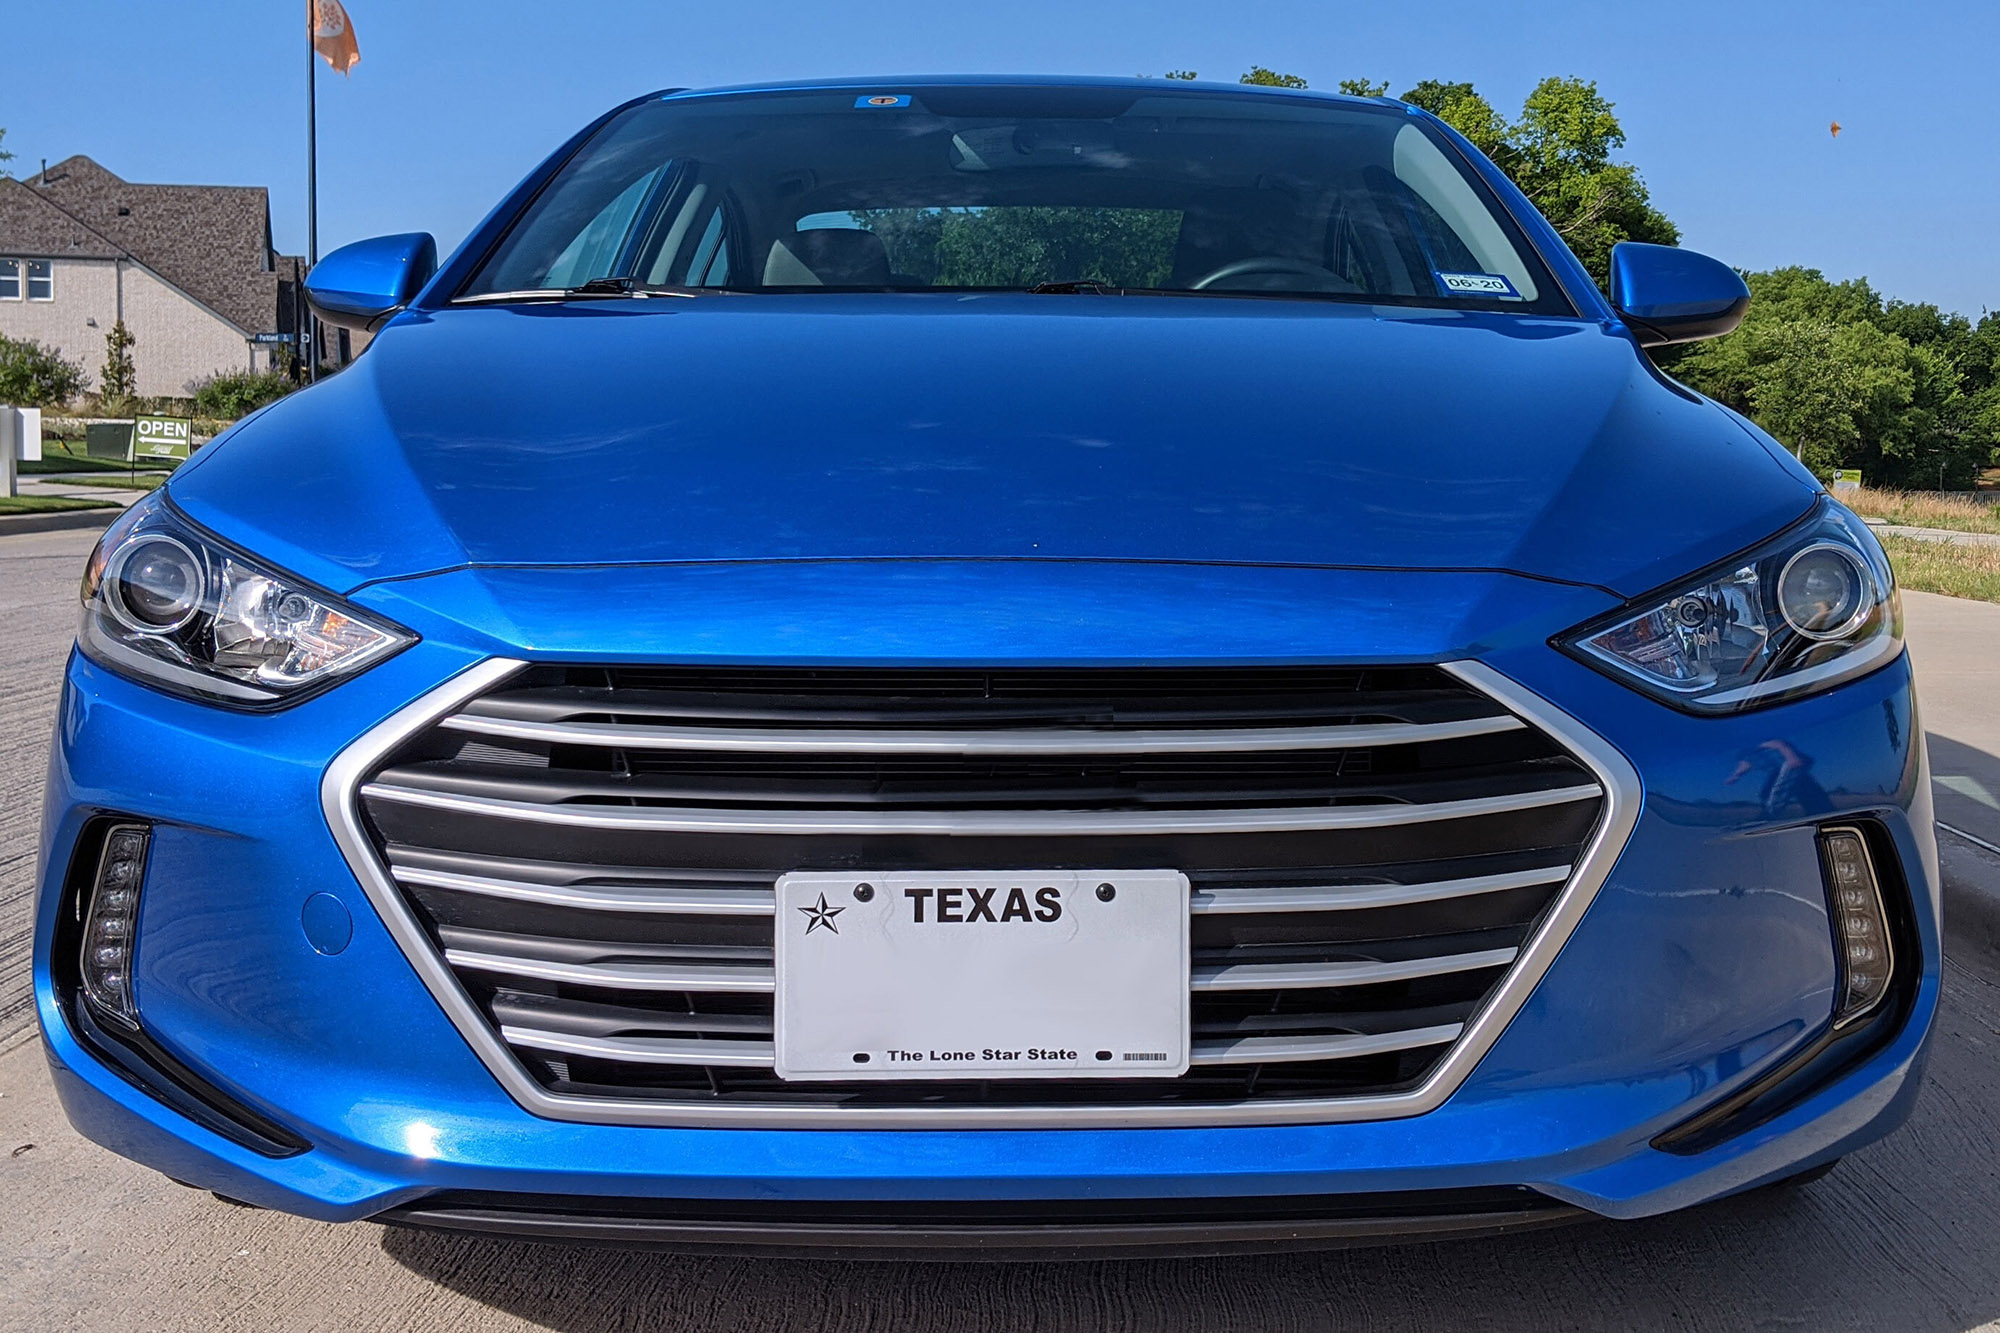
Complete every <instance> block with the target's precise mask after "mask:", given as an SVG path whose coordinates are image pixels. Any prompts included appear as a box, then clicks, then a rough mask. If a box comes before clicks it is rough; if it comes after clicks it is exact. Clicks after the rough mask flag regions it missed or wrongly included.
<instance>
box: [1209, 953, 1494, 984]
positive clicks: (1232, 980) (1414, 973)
mask: <svg viewBox="0 0 2000 1333" xmlns="http://www.w3.org/2000/svg"><path fill="white" fill-rule="evenodd" d="M1520 952H1521V951H1520V950H1519V949H1482V950H1480V951H1479V952H1477V953H1454V954H1445V955H1444V956H1442V957H1438V958H1403V959H1397V960H1395V961H1393V962H1386V963H1385V962H1374V961H1371V960H1339V961H1335V962H1328V963H1231V964H1228V965H1226V966H1222V967H1197V968H1195V969H1194V975H1193V976H1192V977H1191V978H1189V981H1188V988H1189V989H1190V990H1197V991H1225V990H1302V989H1306V988H1308V987H1319V986H1373V985H1376V984H1378V983H1381V982H1385V981H1414V980H1416V979H1417V978H1418V977H1443V976H1449V975H1451V974H1452V973H1454V972H1476V971H1478V970H1479V969H1480V968H1483V967H1505V966H1506V965H1507V964H1509V963H1511V962H1513V961H1514V959H1515V957H1516V956H1517V955H1518V954H1519V953H1520Z"/></svg>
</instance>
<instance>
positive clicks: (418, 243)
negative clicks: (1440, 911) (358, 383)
mask: <svg viewBox="0 0 2000 1333" xmlns="http://www.w3.org/2000/svg"><path fill="white" fill-rule="evenodd" d="M436 271H437V242H436V241H434V240H432V239H431V238H430V235H429V233H427V232H421V231H413V232H405V233H403V234H402V235H400V236H377V237H375V238H374V239H372V240H367V241H356V242H355V243H354V244H352V245H343V246H341V247H340V248H339V249H338V250H335V251H334V252H333V253H332V254H330V255H328V256H327V257H326V258H324V259H322V260H320V261H319V263H317V264H315V265H313V269H312V272H311V273H309V274H307V275H306V304H308V305H310V306H311V307H312V310H313V313H314V314H315V315H318V316H319V317H320V318H321V319H323V320H325V321H326V322H327V323H329V324H333V325H336V326H338V327H340V328H343V329H357V330H359V331H361V332H364V333H372V332H373V331H374V330H375V329H376V328H377V327H379V326H380V325H381V324H382V322H383V321H384V320H386V319H388V318H389V316H391V315H393V314H395V313H396V312H397V311H398V310H401V309H402V308H403V307H404V306H406V305H408V304H409V303H410V302H411V301H413V300H415V299H416V296H417V293H418V292H420V291H422V290H423V289H424V284H425V283H427V282H429V281H430V280H431V274H433V273H435V272H436Z"/></svg>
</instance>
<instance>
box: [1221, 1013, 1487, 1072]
mask: <svg viewBox="0 0 2000 1333" xmlns="http://www.w3.org/2000/svg"><path fill="white" fill-rule="evenodd" d="M1463 1031H1465V1024H1463V1023H1441V1024H1439V1025H1437V1026H1436V1027H1428V1028H1412V1029H1411V1030H1410V1031H1408V1032H1376V1033H1368V1034H1365V1035H1356V1034H1353V1033H1345V1032H1338V1033H1333V1034H1330V1035H1323V1036H1318V1035H1316V1036H1297V1037H1237V1038H1233V1039H1231V1040H1228V1041H1197V1042H1195V1043H1194V1049H1193V1052H1192V1054H1191V1056H1190V1061H1191V1063H1194V1064H1198V1065H1266V1064H1284V1063H1287V1062H1291V1061H1298V1060H1351V1059H1353V1058H1355V1057H1356V1056H1361V1055H1386V1054H1389V1053H1391V1052H1394V1051H1414V1050H1420V1049H1421V1048H1423V1047H1425V1046H1443V1045H1446V1044H1448V1043H1450V1042H1454V1041H1457V1040H1458V1034H1459V1033H1461V1032H1463Z"/></svg>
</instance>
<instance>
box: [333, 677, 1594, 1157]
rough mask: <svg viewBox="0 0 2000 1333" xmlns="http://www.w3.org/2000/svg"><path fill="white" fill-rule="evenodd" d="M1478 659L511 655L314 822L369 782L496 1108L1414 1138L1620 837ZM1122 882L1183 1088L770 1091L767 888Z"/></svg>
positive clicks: (370, 767) (396, 746)
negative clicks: (1159, 1114)
mask: <svg viewBox="0 0 2000 1333" xmlns="http://www.w3.org/2000/svg"><path fill="white" fill-rule="evenodd" d="M1472 670H1473V669H1471V668H1458V669H1449V670H1448V669H1443V668H1433V667H1395V668H1371V669H1365V670H1361V669H1347V668H1342V669H1334V668H1243V669H1183V668H1149V669H1067V670H1026V669H1016V670H994V671H967V670H922V671H906V670H846V669H842V670H803V669H772V670H751V669H735V668H725V669H709V668H615V667H614V668H600V667H591V668H576V667H530V668H526V669H521V670H519V671H515V670H513V664H505V665H504V666H501V667H495V668H493V669H491V670H490V671H488V672H487V673H486V675H488V676H490V677H491V678H492V679H491V680H487V679H485V678H483V677H482V679H480V680H479V681H477V682H468V683H466V684H465V685H464V686H462V687H460V689H458V690H454V691H451V693H452V694H461V695H462V696H463V697H457V698H450V699H446V700H444V701H442V707H439V706H436V705H434V706H433V707H431V708H430V709H428V710H423V712H422V715H419V716H416V717H415V718H414V721H415V722H416V723H417V724H418V725H415V726H409V725H407V723H405V725H403V726H402V727H399V728H396V729H393V731H394V734H393V735H388V734H385V735H383V736H382V737H380V738H378V739H379V740H380V741H381V742H382V743H381V744H380V745H379V747H369V746H365V745H364V746H362V747H357V751H358V753H356V754H355V755H354V756H353V757H352V758H351V759H346V757H344V759H345V760H346V761H345V762H344V764H343V765H338V766H337V768H339V769H340V770H341V771H340V773H339V775H338V776H339V777H340V779H341V780H343V781H345V782H347V783H348V784H350V786H349V790H347V791H336V784H335V780H334V779H335V775H330V776H329V808H330V811H331V809H332V804H331V803H332V802H333V801H334V800H335V799H339V800H341V801H342V802H343V803H345V802H347V801H350V800H352V799H354V797H355V796H356V795H357V793H356V792H355V791H354V790H353V789H356V788H358V812H359V814H360V815H361V819H360V820H359V822H358V824H355V825H354V827H353V828H352V830H351V831H352V832H353V833H354V834H355V841H356V842H359V841H360V838H361V837H362V836H364V835H365V837H366V840H367V842H368V843H369V844H370V845H369V846H368V847H366V849H365V854H366V855H367V856H368V858H369V862H370V864H369V865H368V867H367V869H368V870H369V871H371V872H372V873H371V874H370V875H366V876H364V879H365V880H367V881H368V882H370V886H371V891H379V892H378V902H379V903H381V904H383V905H386V906H387V907H388V908H389V909H390V911H389V912H388V913H385V915H391V916H392V917H393V918H394V919H392V922H391V924H392V926H396V925H398V924H400V925H401V926H402V927H404V928H405V929H403V930H400V931H399V933H400V934H403V935H404V943H405V946H406V948H409V949H410V950H411V952H412V955H413V961H416V962H418V963H419V964H420V970H423V971H425V974H426V976H427V977H429V978H430V979H432V980H433V984H434V989H437V990H439V992H440V999H441V1000H445V1001H446V1002H447V1007H448V1008H452V1009H453V1011H454V1013H455V1016H458V1017H460V1018H461V1020H462V1021H461V1027H463V1028H466V1029H467V1030H468V1035H471V1036H474V1037H475V1038H477V1039H478V1040H476V1042H475V1044H478V1045H480V1046H481V1049H482V1052H483V1053H485V1054H487V1055H488V1057H489V1062H498V1061H504V1062H505V1066H504V1067H496V1073H499V1074H501V1075H502V1076H503V1082H506V1083H508V1085H509V1086H510V1087H511V1088H513V1089H514V1090H515V1092H516V1095H517V1096H523V1097H524V1098H526V1099H528V1100H531V1101H546V1102H547V1103H548V1105H550V1106H561V1107H563V1108H564V1110H563V1114H566V1115H568V1116H570V1117H571V1118H578V1119H591V1118H607V1119H614V1120H624V1121H630V1120H640V1121H645V1120H659V1121H662V1122H673V1121H680V1122H684V1123H727V1122H730V1115H729V1114H721V1115H720V1116H719V1117H718V1115H717V1114H715V1113H716V1112H718V1111H726V1112H737V1111H740V1112H743V1113H745V1117H746V1118H749V1119H753V1120H754V1119H755V1118H757V1117H758V1115H759V1114H761V1113H763V1112H771V1113H776V1114H778V1115H779V1118H780V1119H782V1118H783V1117H784V1116H787V1115H789V1116H790V1117H791V1120H790V1122H791V1123H797V1121H798V1117H799V1116H801V1115H803V1116H806V1117H808V1119H810V1118H811V1117H814V1116H824V1117H830V1118H831V1119H833V1120H835V1121H839V1120H842V1119H843V1118H852V1117H853V1116H854V1115H855V1114H856V1113H861V1114H871V1113H892V1114H891V1118H893V1113H898V1112H902V1111H909V1112H926V1113H930V1112H940V1111H942V1112H945V1113H947V1114H948V1115H949V1116H951V1117H952V1118H953V1119H955V1120H956V1121H959V1122H963V1123H979V1122H981V1119H982V1112H991V1113H992V1116H993V1122H994V1123H1032V1122H1033V1113H1034V1111H1035V1110H1036V1109H1038V1108H1062V1109H1063V1113H1064V1118H1063V1122H1064V1123H1078V1121H1077V1120H1076V1119H1075V1116H1074V1108H1078V1107H1092V1108H1100V1109H1101V1111H1102V1113H1103V1115H1104V1117H1105V1122H1106V1123H1152V1122H1154V1119H1155V1117H1151V1116H1149V1115H1148V1114H1147V1109H1148V1108H1165V1112H1164V1113H1165V1114H1167V1115H1168V1116H1169V1118H1170V1119H1172V1120H1173V1122H1175V1123H1185V1122H1186V1121H1187V1120H1188V1119H1189V1118H1190V1117H1193V1118H1195V1119H1197V1120H1199V1119H1201V1118H1204V1117H1207V1118H1211V1119H1216V1120H1228V1121H1232V1122H1241V1121H1243V1120H1245V1119H1249V1120H1255V1119H1259V1118H1270V1117H1273V1116H1275V1117H1277V1118H1300V1116H1301V1114H1302V1113H1303V1111H1304V1110H1305V1108H1324V1107H1328V1106H1331V1105H1334V1104H1335V1100H1338V1099H1346V1100H1348V1101H1351V1102H1352V1103H1353V1105H1355V1106H1364V1105H1366V1104H1367V1103H1369V1102H1371V1101H1372V1102H1375V1103H1378V1104H1380V1105H1381V1106H1382V1107H1383V1108H1384V1111H1383V1113H1385V1114H1387V1113H1398V1112H1399V1113H1407V1111H1405V1110H1404V1109H1403V1108H1404V1107H1405V1106H1408V1105H1411V1104H1412V1100H1411V1099H1412V1098H1413V1097H1414V1096H1417V1095H1418V1094H1422V1093H1425V1092H1427V1091H1431V1090H1435V1088H1436V1087H1437V1086H1438V1084H1439V1079H1438V1078H1437V1077H1436V1076H1438V1075H1439V1074H1440V1071H1441V1070H1443V1069H1444V1067H1445V1065H1446V1063H1447V1062H1448V1060H1449V1059H1450V1057H1451V1056H1452V1053H1453V1052H1454V1051H1457V1050H1459V1049H1460V1048H1461V1047H1462V1046H1464V1045H1465V1044H1466V1041H1467V1034H1468V1031H1469V1030H1470V1029H1472V1028H1473V1027H1475V1026H1480V1027H1482V1028H1486V1029H1490V1034H1489V1035H1488V1036H1486V1037H1485V1039H1484V1040H1485V1041H1486V1042H1490V1040H1491V1035H1497V1031H1498V1024H1500V1023H1504V1021H1505V1018H1506V1017H1508V1016H1510V1015H1511V1010H1510V1011H1509V1012H1508V1013H1504V1014H1503V1013H1497V1012H1495V1011H1497V1010H1498V1009H1500V1008H1501V1007H1502V1006H1501V1005H1500V1004H1499V1003H1498V1001H1499V999H1500V997H1502V996H1503V994H1504V993H1505V992H1507V991H1508V990H1509V987H1508V984H1507V983H1508V979H1509V978H1510V977H1514V976H1516V975H1517V974H1520V973H1522V972H1523V970H1524V968H1523V956H1524V953H1525V952H1527V951H1529V950H1530V949H1534V950H1535V951H1537V953H1538V954H1541V955H1543V957H1542V958H1541V961H1540V963H1539V964H1538V965H1537V966H1536V967H1535V969H1534V971H1535V973H1536V974H1537V975H1538V974H1539V968H1540V967H1541V966H1546V959H1547V957H1549V956H1552V955H1553V951H1554V950H1555V949H1556V948H1559V947H1560V944H1561V939H1560V936H1559V935H1556V936H1555V937H1553V938H1551V935H1552V931H1551V927H1552V926H1557V927H1559V928H1560V930H1561V931H1562V932H1564V933H1566V931H1567V928H1568V924H1573V919H1574V916H1575V915H1578V914H1580V911H1581V902H1578V901H1576V898H1577V895H1576V892H1575V886H1576V885H1577V883H1578V882H1579V881H1581V880H1583V879H1585V878H1586V876H1585V875H1583V874H1582V873H1580V867H1582V866H1583V865H1584V863H1585V862H1587V861H1590V860H1592V853H1593V850H1596V851H1597V852H1598V853H1599V854H1600V857H1601V852H1602V850H1603V848H1602V844H1603V843H1605V841H1606V834H1607V830H1609V827H1610V825H1611V824H1612V823H1613V822H1614V821H1613V820H1611V819H1609V818H1607V815H1608V813H1609V807H1610V806H1611V804H1613V802H1612V801H1610V800H1608V799H1607V783H1606V781H1605V775H1606V772H1607V767H1606V764H1607V756H1604V755H1596V756H1585V757H1583V758H1579V756H1578V755H1577V754H1575V753H1573V748H1574V738H1573V737H1572V738H1571V739H1572V744H1571V746H1568V747H1566V746H1565V745H1563V744H1560V743H1558V741H1557V740H1556V739H1554V738H1553V737H1552V736H1551V735H1549V734H1548V733H1547V732H1546V731H1545V730H1543V729H1542V728H1541V727H1539V726H1536V725H1531V724H1530V723H1529V722H1528V721H1527V720H1525V719H1524V718H1523V717H1522V716H1521V715H1520V712H1519V711H1517V710H1514V709H1509V708H1508V707H1506V706H1503V704H1502V703H1501V702H1500V701H1499V700H1498V699H1496V698H1495V697H1494V696H1493V694H1492V693H1490V692H1487V691H1482V690H1481V689H1476V688H1473V687H1472V686H1471V685H1469V684H1468V683H1467V681H1466V680H1465V679H1463V678H1462V677H1463V676H1464V675H1466V674H1468V672H1470V671H1472ZM371 748H372V752H370V751H371ZM1586 760H1588V762H1586ZM1608 762H1609V763H1610V764H1611V765H1613V766H1614V767H1616V766H1618V765H1620V762H1621V761H1617V760H1616V758H1615V756H1608ZM1621 772H1629V770H1622V769H1621ZM1613 776H1614V777H1616V776H1618V774H1614V775H1613ZM1612 785H1614V786H1615V785H1616V783H1613V784H1612ZM1611 794H1612V795H1615V793H1611ZM343 808H344V809H352V808H353V807H350V806H346V805H343ZM350 822H352V821H350ZM1622 823H1623V824H1625V825H1629V818H1624V819H1623V820H1622ZM337 831H338V826H337ZM1615 832H1616V837H1617V839H1618V840H1622V837H1623V832H1624V830H1623V827H1621V828H1619V829H1617V830H1615ZM357 850H359V849H357V848H350V855H354V854H355V852H356V851H357ZM1610 850H1612V851H1614V852H1615V845H1613V846H1612V847H1611V848H1610ZM377 858H379V860H378V859H377ZM1119 866H1131V867H1155V866H1172V867H1174V868H1177V869H1180V870H1182V871H1184V872H1185V873H1186V874H1187V875H1188V877H1189V880H1190V883H1191V885H1192V892H1191V895H1190V899H1189V911H1190V913H1191V914H1192V919H1191V930H1192V938H1193V945H1194V971H1193V975H1192V978H1191V987H1192V996H1191V1006H1192V1014H1193V1023H1194V1068H1193V1069H1191V1070H1190V1072H1189V1073H1188V1074H1187V1075H1185V1076H1183V1077H1181V1078H1178V1079H1171V1080H1088V1079H1074V1080H1062V1079H1051V1080H1024V1081H1002V1080H995V1081H992V1082H974V1081H967V1082H952V1081H935V1082H928V1083H927V1082H921V1081H907V1082H904V1081H898V1082H893V1083H857V1084H851V1085H848V1084H823V1083H820V1084H811V1085H800V1084H787V1083H785V1082H783V1081H781V1080H779V1079H777V1078H776V1077H775V1076H774V1075H773V1074H772V1073H771V1064H772V1050H771V1015H772V991H773V984H774V983H773V974H772V939H771V931H772V921H771V917H772V914H773V903H774V895H773V887H772V886H773V884H774V883H775V881H776V879H777V878H778V876H780V875H781V874H784V873H786V872H788V871H793V870H807V869H813V870H842V869H852V870H855V871H857V872H863V871H876V872H880V871H889V870H903V869H924V868H935V869H952V870H977V869H996V870H999V869H1040V868H1061V867H1080V868H1092V869H1099V868H1102V869H1113V868H1116V867H1119ZM384 871H386V874H384V873H382V872H384ZM1566 886H1569V888H1568V889H1567V890H1566ZM1587 887H1588V888H1589V889H1592V890H1594V887H1595V885H1594V883H1590V884H1589V885H1588V886H1587ZM1587 896H1588V895H1587V893H1586V894H1584V895H1583V900H1584V901H1587ZM1559 903H1567V904H1568V908H1567V909H1566V911H1567V915H1568V917H1569V920H1568V921H1567V922H1560V923H1559V922H1554V921H1553V920H1552V918H1554V917H1555V916H1556V915H1557V912H1556V907H1557V905H1558V904H1559ZM1532 980H1533V977H1532V976H1529V977H1526V978H1525V982H1526V984H1532ZM447 987H448V988H449V989H447ZM1512 989H1514V990H1516V991H1518V995H1517V996H1512V997H1509V1000H1510V1002H1511V1004H1512V1005H1513V1006H1514V1007H1518V1003H1519V1000H1520V999H1523V998H1525V988H1524V986H1523V985H1522V983H1520V982H1516V983H1515V985H1514V987H1513V988H1512ZM1475 1054H1476V1053H1475ZM1468 1067H1469V1066H1468ZM1461 1076H1462V1071H1461ZM1446 1091H1448V1089H1446ZM1295 1108H1297V1109H1295ZM538 1109H546V1107H538ZM1418 1109H1421V1108H1418ZM690 1112H696V1114H694V1115H693V1116H692V1118H690V1116H689V1114H688V1113H690ZM1260 1112H1261V1114H1260ZM599 1113H601V1116H600V1114H599ZM1332 1118H1354V1117H1353V1116H1352V1115H1350V1114H1342V1115H1340V1116H1337V1117H1332Z"/></svg>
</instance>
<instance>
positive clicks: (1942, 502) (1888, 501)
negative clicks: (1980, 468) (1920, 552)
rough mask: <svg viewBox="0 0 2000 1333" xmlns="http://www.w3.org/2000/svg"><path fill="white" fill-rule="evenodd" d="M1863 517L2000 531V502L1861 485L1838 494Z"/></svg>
mask: <svg viewBox="0 0 2000 1333" xmlns="http://www.w3.org/2000/svg"><path fill="white" fill-rule="evenodd" d="M1840 499H1841V500H1843V501H1844V502H1845V503H1846V505H1847V507H1848V508H1849V509H1852V510H1853V511H1854V512H1855V513H1857V514H1859V515H1861V516H1862V517H1863V518H1880V519H1886V520H1887V521H1889V522H1891V523H1900V524H1902V525H1903V526H1904V527H1911V528H1948V529H1950V530H1951V531H1953V532H1991V533H2000V505H1991V504H1987V503H1985V502H1983V501H1980V500H1971V499H1964V500H1962V499H1959V498H1958V497H1957V496H1955V495H1938V494H1935V493H1925V492H1922V491H1878V490H1872V489H1869V488H1865V487H1864V488H1863V489H1861V490H1858V491H1851V492H1849V493H1847V494H1845V495H1842V496H1841V497H1840Z"/></svg>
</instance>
